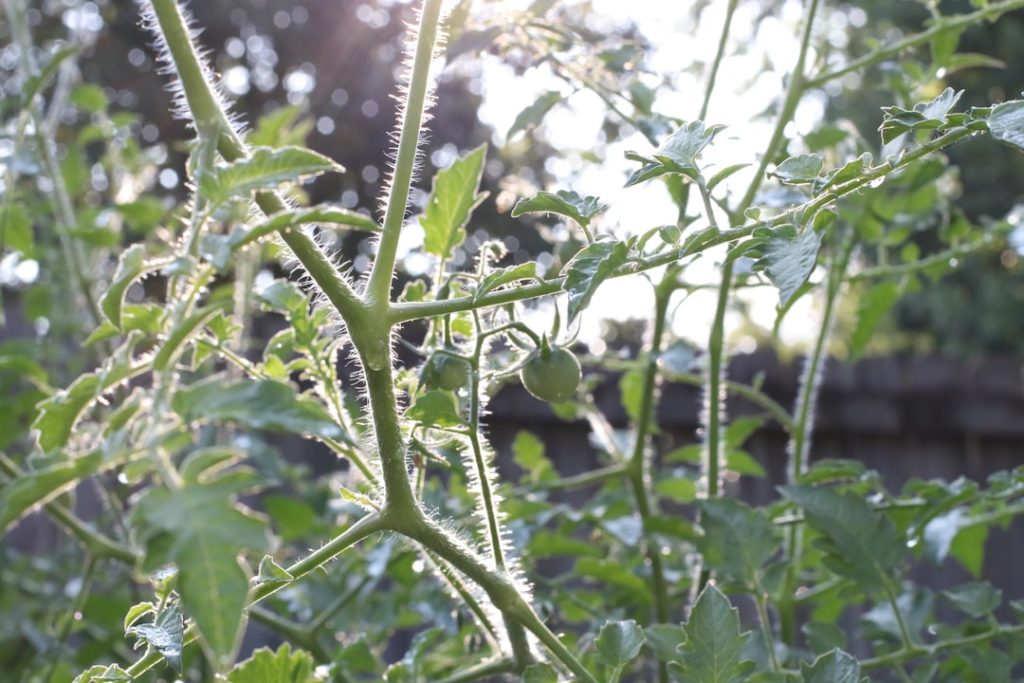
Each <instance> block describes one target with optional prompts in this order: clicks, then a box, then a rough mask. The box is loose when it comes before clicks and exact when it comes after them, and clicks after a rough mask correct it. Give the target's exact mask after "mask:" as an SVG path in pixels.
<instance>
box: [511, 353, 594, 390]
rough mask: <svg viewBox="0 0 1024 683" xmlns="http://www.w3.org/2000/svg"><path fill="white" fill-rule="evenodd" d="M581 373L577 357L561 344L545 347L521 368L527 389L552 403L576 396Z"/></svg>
mask: <svg viewBox="0 0 1024 683" xmlns="http://www.w3.org/2000/svg"><path fill="white" fill-rule="evenodd" d="M545 351H547V353H545ZM582 376H583V373H582V372H581V371H580V362H579V361H578V360H576V356H574V355H573V354H572V352H571V351H569V350H568V349H563V348H560V347H559V348H554V349H550V350H548V349H542V350H541V351H539V352H538V353H537V354H536V355H535V356H534V357H533V358H531V359H530V360H529V361H528V362H527V363H526V365H524V366H523V367H522V369H520V370H519V379H520V380H521V381H522V383H523V386H524V387H526V390H527V391H528V392H530V394H531V395H533V396H534V397H535V398H539V399H540V400H542V401H547V402H549V403H559V402H561V401H568V400H569V399H570V398H572V397H573V396H575V395H576V387H578V386H579V384H580V378H581V377H582Z"/></svg>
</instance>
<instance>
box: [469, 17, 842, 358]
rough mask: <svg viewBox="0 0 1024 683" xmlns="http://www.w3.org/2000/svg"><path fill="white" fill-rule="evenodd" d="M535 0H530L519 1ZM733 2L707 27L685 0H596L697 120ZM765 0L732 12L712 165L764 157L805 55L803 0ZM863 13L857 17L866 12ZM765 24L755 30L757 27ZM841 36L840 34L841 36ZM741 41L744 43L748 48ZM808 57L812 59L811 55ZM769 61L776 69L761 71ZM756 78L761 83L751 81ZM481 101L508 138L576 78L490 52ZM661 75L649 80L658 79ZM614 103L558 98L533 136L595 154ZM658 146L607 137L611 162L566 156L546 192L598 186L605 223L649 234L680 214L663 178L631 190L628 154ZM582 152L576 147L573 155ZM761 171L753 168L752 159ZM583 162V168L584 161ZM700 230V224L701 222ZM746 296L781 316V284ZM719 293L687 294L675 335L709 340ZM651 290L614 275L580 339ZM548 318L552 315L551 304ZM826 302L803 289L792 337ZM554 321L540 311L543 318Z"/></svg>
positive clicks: (765, 320)
mask: <svg viewBox="0 0 1024 683" xmlns="http://www.w3.org/2000/svg"><path fill="white" fill-rule="evenodd" d="M520 4H528V3H525V2H524V3H520ZM727 4H728V3H727V0H715V1H714V2H712V3H710V4H709V6H708V7H707V8H706V9H705V10H704V11H703V12H702V14H701V15H700V17H699V20H698V26H699V29H698V27H697V26H695V25H694V22H693V18H692V17H691V16H690V13H691V10H690V8H689V7H688V4H687V3H668V2H665V1H664V0H630V1H629V2H621V0H595V2H594V9H595V12H594V16H600V17H602V18H607V20H610V21H613V22H615V23H627V22H629V21H633V22H635V23H636V25H637V26H638V27H639V29H640V32H641V33H642V34H644V35H645V36H646V37H647V39H648V40H649V42H650V44H651V45H652V50H651V51H650V52H648V53H647V55H646V56H647V64H646V66H648V67H649V68H650V69H651V70H653V71H654V72H656V74H658V75H660V76H664V77H666V78H669V79H670V82H672V83H673V85H674V88H672V89H663V90H661V91H660V92H659V98H658V100H657V102H656V105H655V109H656V110H657V111H660V112H662V113H664V114H667V115H671V116H675V117H679V118H682V119H684V120H692V119H693V118H695V117H696V116H697V115H698V113H699V109H700V103H701V98H702V94H703V91H704V81H703V77H702V76H700V75H697V74H694V73H693V72H691V71H688V70H687V69H689V68H690V67H691V66H692V64H693V61H694V57H695V55H699V56H701V58H702V60H703V61H708V62H709V61H710V58H711V56H713V55H714V52H715V49H716V47H717V43H718V38H719V35H720V31H721V26H722V23H723V21H724V15H725V9H726V6H727ZM758 4H759V3H740V6H739V8H738V9H737V14H736V16H735V17H734V20H733V24H732V27H733V28H732V31H731V36H730V44H729V47H728V49H727V52H726V55H727V56H726V58H725V59H724V61H723V63H722V66H721V69H720V72H719V77H718V83H719V86H718V87H717V88H716V91H715V96H714V98H713V100H712V104H711V107H710V112H709V114H708V116H707V122H708V123H709V124H711V123H715V124H719V123H720V124H725V125H726V126H727V128H726V130H725V131H724V132H723V133H722V134H720V135H719V137H718V138H717V139H716V141H715V143H714V145H713V146H712V147H710V148H709V149H707V150H706V151H705V153H704V156H703V159H704V162H705V164H708V165H711V166H713V167H718V168H721V167H724V166H726V165H729V164H734V163H743V162H749V163H752V164H753V163H756V161H757V157H756V155H755V153H756V151H757V150H759V149H760V148H761V147H762V146H763V144H764V141H765V140H766V139H767V138H768V136H769V135H770V132H771V127H772V125H773V122H771V121H765V120H763V119H762V120H754V117H755V115H756V114H757V113H759V112H762V111H764V110H765V109H766V108H768V107H769V106H770V105H771V104H772V103H773V102H776V101H777V99H778V98H779V96H780V94H781V93H782V92H783V80H782V79H783V76H784V75H785V74H786V73H787V72H788V71H789V70H790V69H791V68H792V65H793V63H794V62H795V61H796V58H797V51H798V43H799V40H798V33H799V30H800V26H799V24H800V21H801V18H802V16H803V7H802V3H801V2H797V1H795V0H787V1H786V2H781V3H778V6H777V7H776V8H775V9H774V11H773V13H772V16H770V17H767V18H764V19H762V20H761V21H760V22H758V21H757V20H756V17H755V15H754V12H755V11H758V12H759V11H760V10H759V8H758V7H756V5H758ZM857 19H858V17H855V20H857ZM847 20H848V17H847V15H839V14H837V15H836V17H834V18H831V19H829V21H831V22H832V23H833V24H835V23H836V22H837V21H838V23H839V25H836V26H830V27H829V28H830V29H837V31H834V33H833V35H829V38H830V39H831V40H833V42H837V41H843V40H845V35H843V34H842V33H841V30H842V29H843V28H845V22H846V21H847ZM755 31H756V33H755ZM836 34H838V35H836ZM739 46H743V47H742V49H740V48H739ZM810 63H812V64H813V63H814V57H813V54H812V56H811V59H810ZM765 64H767V65H769V67H770V68H769V69H768V70H764V69H762V66H763V65H765ZM752 77H754V80H753V81H751V78H752ZM481 80H482V85H483V98H484V99H483V106H482V108H481V110H480V112H479V118H480V120H481V121H483V122H484V123H487V124H489V125H491V126H492V127H493V128H494V130H495V131H497V132H496V133H495V135H494V139H493V142H494V144H496V145H499V146H500V145H504V144H505V139H504V131H507V130H508V128H509V126H510V125H511V124H512V121H513V120H514V119H515V116H516V115H517V114H518V113H519V111H521V110H522V109H523V107H525V106H526V105H527V104H529V103H530V102H532V101H533V100H534V99H535V98H536V97H537V96H538V95H539V94H541V93H543V92H546V91H548V90H552V89H560V90H562V91H563V92H568V90H569V89H568V87H567V86H565V84H564V83H563V82H562V81H561V80H559V79H557V78H556V77H555V76H553V75H552V74H551V72H550V71H549V70H548V68H547V67H540V68H532V69H529V70H527V72H526V73H525V74H523V75H521V76H517V75H515V74H514V73H513V72H512V70H511V68H509V67H507V66H505V65H504V64H502V63H501V62H500V61H499V60H497V59H494V58H491V59H487V60H486V61H485V63H484V67H483V73H482V79H481ZM657 81H658V77H657V76H655V77H652V78H651V85H655V84H656V83H657ZM604 106H605V105H604V104H603V103H602V102H601V101H600V99H599V98H598V97H597V96H596V95H594V94H593V93H590V92H580V93H577V94H575V95H573V96H572V97H570V98H569V99H568V100H567V101H566V102H564V103H563V104H562V105H559V106H558V107H556V108H555V109H554V110H552V111H551V113H549V114H548V116H547V117H546V118H545V120H544V124H543V125H542V127H541V128H540V129H538V130H537V131H535V132H534V133H532V134H533V135H536V136H539V137H541V138H543V139H547V140H550V141H552V142H553V143H554V146H555V147H556V148H557V149H562V150H580V151H585V150H589V149H590V148H592V147H593V145H594V141H595V140H596V139H598V135H599V131H600V128H601V123H602V121H603V117H604ZM824 106H825V101H824V97H823V96H821V95H820V94H819V95H818V96H817V97H815V96H814V94H813V93H812V94H809V95H808V96H807V97H806V98H805V99H804V101H803V103H802V104H801V107H800V109H799V110H798V111H797V114H796V120H795V122H794V123H795V125H796V132H799V133H806V132H809V131H810V130H811V129H813V127H814V126H815V125H816V124H817V122H818V121H819V120H820V119H821V116H822V115H823V112H824ZM630 149H633V150H637V151H641V152H643V151H650V149H651V147H650V144H649V143H648V142H647V141H646V139H644V138H643V136H641V135H640V134H639V133H637V134H635V135H633V136H631V137H630V138H628V139H625V140H622V141H618V142H615V143H613V144H609V145H608V146H607V148H606V150H605V158H606V161H605V162H604V163H603V164H601V165H595V164H589V163H582V164H578V163H575V164H574V163H571V162H570V163H556V164H553V165H551V166H550V167H549V168H550V169H551V170H553V171H554V173H555V174H556V175H558V176H560V177H559V178H558V182H557V183H556V184H555V185H554V186H553V187H549V188H546V189H549V190H558V189H572V190H575V191H577V192H579V193H580V194H589V195H596V196H599V197H600V198H601V200H602V201H603V202H605V203H607V204H609V205H610V207H611V208H610V209H609V210H608V212H607V213H606V214H604V215H603V216H602V217H601V218H600V219H599V220H600V223H599V229H602V230H605V231H608V232H612V233H614V234H617V235H620V236H621V235H627V234H630V233H632V232H641V231H643V230H645V229H647V228H651V227H654V226H656V225H661V224H665V223H673V222H674V221H675V214H676V212H675V208H674V205H673V204H672V203H671V201H670V199H669V196H668V193H667V191H666V190H665V188H664V187H663V186H662V185H661V184H660V183H649V184H646V185H642V186H639V187H632V188H628V189H626V188H623V182H624V179H625V178H626V176H627V174H628V173H629V172H630V171H632V170H635V168H636V163H635V162H630V161H628V160H627V159H625V157H624V152H625V151H627V150H630ZM569 156H570V157H571V156H572V155H571V154H570V155H569ZM752 168H753V167H752ZM575 169H582V170H575ZM751 172H752V169H747V170H746V172H740V173H738V174H736V175H735V176H734V177H733V178H732V179H730V181H729V183H728V186H727V189H728V190H730V191H732V192H742V190H743V189H745V187H746V185H747V183H749V180H750V178H751ZM691 229H692V228H691ZM722 254H723V252H721V251H718V252H711V253H709V254H708V255H706V256H705V257H704V258H702V259H700V260H699V261H698V262H697V263H696V264H695V265H694V266H693V267H691V268H690V269H689V271H688V273H687V276H686V279H687V280H688V281H690V282H709V283H713V282H716V281H717V280H716V273H717V268H716V262H717V261H718V260H719V259H721V257H722ZM741 296H743V297H744V298H746V300H748V301H750V302H751V304H752V305H751V307H750V313H751V316H752V318H753V320H754V321H755V322H756V323H757V324H759V325H761V326H763V327H765V328H766V329H769V330H770V329H771V327H772V325H773V324H774V322H775V310H776V304H777V302H778V294H777V292H776V290H775V289H774V288H771V287H765V288H758V289H755V290H746V291H744V292H743V293H742V294H741ZM715 298H716V296H715V293H714V292H713V291H710V290H701V291H698V292H696V293H694V294H692V295H691V296H690V297H689V298H688V299H687V300H686V301H685V302H682V303H681V305H680V307H679V308H678V309H677V311H676V315H675V316H674V320H673V328H674V332H675V333H677V334H678V335H680V336H682V337H684V338H687V339H689V340H691V341H693V342H695V343H697V344H698V345H701V346H703V345H704V344H706V343H707V334H708V330H709V327H710V324H711V321H712V318H713V315H714V307H715ZM653 301H654V297H653V293H652V291H651V288H650V285H649V284H647V282H645V281H644V279H643V278H641V277H629V278H621V279H619V280H616V281H615V282H614V284H613V285H606V286H604V287H602V288H601V289H600V290H599V291H598V293H597V295H596V296H595V298H594V302H593V305H592V306H591V311H592V312H591V313H589V314H586V315H585V317H584V320H583V323H582V328H581V332H580V336H581V338H582V339H583V340H585V341H588V342H592V341H593V340H595V339H596V338H597V336H598V334H599V331H600V318H599V315H598V314H596V313H595V312H596V311H600V312H601V313H600V315H601V316H606V317H612V318H627V317H631V316H637V315H644V314H647V313H648V312H649V311H651V310H653ZM538 315H539V316H541V317H542V318H543V317H544V311H543V309H542V310H541V311H538ZM731 316H732V318H731V320H730V321H729V322H730V323H731V324H730V327H733V328H735V324H736V323H737V322H738V314H735V313H734V314H731ZM817 317H818V315H817V311H816V310H815V307H814V304H813V301H812V297H805V298H804V299H802V300H801V301H800V302H798V304H797V305H796V306H795V307H794V309H793V310H791V311H790V313H789V314H788V316H787V318H786V321H785V322H784V323H783V326H782V329H781V332H780V334H781V336H782V339H783V341H784V342H785V343H805V342H807V341H809V340H810V339H811V338H812V335H813V334H815V333H816V328H817V325H816V322H815V321H816V320H817ZM544 324H545V323H544V322H543V320H537V325H538V327H539V328H540V327H542V326H543V325H544ZM734 341H735V342H736V343H737V344H738V347H739V348H740V349H745V350H749V348H750V347H751V346H752V345H753V340H751V339H734Z"/></svg>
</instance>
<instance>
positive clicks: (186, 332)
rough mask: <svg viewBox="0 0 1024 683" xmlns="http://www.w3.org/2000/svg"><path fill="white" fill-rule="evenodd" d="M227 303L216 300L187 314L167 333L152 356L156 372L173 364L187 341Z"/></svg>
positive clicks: (183, 350) (186, 345)
mask: <svg viewBox="0 0 1024 683" xmlns="http://www.w3.org/2000/svg"><path fill="white" fill-rule="evenodd" d="M228 305H229V302H228V301H226V300H225V301H216V302H214V303H212V304H210V305H208V306H204V307H202V308H200V309H199V310H197V311H195V312H193V313H192V314H190V315H189V316H187V317H186V318H185V319H184V320H181V321H180V322H178V324H177V325H175V326H174V328H173V329H172V330H171V331H170V333H168V335H167V339H166V340H164V343H163V345H162V346H161V347H160V350H159V351H157V352H156V354H155V355H154V356H153V369H154V370H156V371H157V372H159V371H162V370H166V369H167V368H169V367H171V366H172V365H174V364H175V363H176V362H177V361H178V358H180V357H181V354H183V353H184V352H185V350H186V348H187V347H188V342H189V341H190V340H191V339H192V338H194V337H195V336H196V335H197V334H199V332H201V331H202V329H203V327H204V326H205V325H206V323H208V322H210V320H212V319H213V318H214V317H215V316H216V315H217V314H219V313H220V312H221V311H223V310H224V309H225V308H226V307H227V306H228Z"/></svg>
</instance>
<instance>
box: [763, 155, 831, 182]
mask: <svg viewBox="0 0 1024 683" xmlns="http://www.w3.org/2000/svg"><path fill="white" fill-rule="evenodd" d="M824 163H825V162H824V160H823V159H822V158H821V156H819V155H817V154H801V155H799V156H795V157H789V158H788V159H786V160H785V161H783V162H782V163H781V164H779V165H778V166H776V167H775V170H774V171H772V172H771V173H769V174H768V175H769V176H771V177H773V178H778V179H779V180H780V181H781V182H782V183H783V184H785V185H806V184H808V183H812V182H814V180H815V179H816V178H817V177H818V175H819V174H820V173H821V167H822V166H823V165H824Z"/></svg>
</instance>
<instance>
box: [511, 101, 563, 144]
mask: <svg viewBox="0 0 1024 683" xmlns="http://www.w3.org/2000/svg"><path fill="white" fill-rule="evenodd" d="M562 99H563V98H562V93H560V92H558V91H557V90H550V91H548V92H546V93H544V94H543V95H541V96H540V97H538V98H537V99H536V100H534V101H533V102H532V103H530V105H529V106H527V107H526V108H525V109H523V110H522V111H521V112H519V114H517V115H516V119H515V121H513V122H512V125H511V126H510V127H509V129H508V132H507V133H505V139H506V140H511V139H512V137H513V136H514V135H515V134H516V133H519V132H520V131H524V132H528V131H530V130H533V129H534V128H536V127H537V126H539V125H540V123H541V121H543V120H544V116H545V115H547V113H548V112H549V111H551V108H552V107H554V106H555V105H556V104H558V103H559V102H561V101H562Z"/></svg>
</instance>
